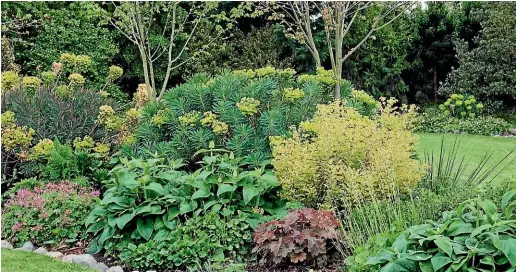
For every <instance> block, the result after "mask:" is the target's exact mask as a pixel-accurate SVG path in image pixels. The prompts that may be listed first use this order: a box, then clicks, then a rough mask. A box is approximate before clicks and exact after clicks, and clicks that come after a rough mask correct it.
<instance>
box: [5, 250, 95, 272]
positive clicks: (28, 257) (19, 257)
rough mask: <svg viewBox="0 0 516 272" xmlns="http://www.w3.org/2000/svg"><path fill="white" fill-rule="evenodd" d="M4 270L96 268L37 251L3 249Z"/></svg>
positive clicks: (77, 271) (78, 270) (66, 271)
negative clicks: (61, 260) (61, 259)
mask: <svg viewBox="0 0 516 272" xmlns="http://www.w3.org/2000/svg"><path fill="white" fill-rule="evenodd" d="M2 271H4V272H40V271H45V272H94V271H95V270H93V269H89V268H86V267H84V266H81V265H78V264H72V263H65V262H60V261H58V260H56V259H55V258H52V257H48V256H44V255H40V254H37V253H32V252H27V251H22V250H10V249H2Z"/></svg>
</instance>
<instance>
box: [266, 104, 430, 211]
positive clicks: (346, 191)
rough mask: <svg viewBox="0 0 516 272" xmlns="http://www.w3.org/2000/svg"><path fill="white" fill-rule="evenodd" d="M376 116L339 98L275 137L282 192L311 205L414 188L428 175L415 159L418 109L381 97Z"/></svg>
mask: <svg viewBox="0 0 516 272" xmlns="http://www.w3.org/2000/svg"><path fill="white" fill-rule="evenodd" d="M381 101H382V103H381V104H382V106H383V107H382V109H381V110H380V112H379V114H378V116H376V117H374V118H373V119H371V118H368V117H366V116H363V115H361V114H359V113H358V111H357V110H355V109H354V108H350V107H344V106H342V103H341V102H340V101H336V102H334V103H332V104H329V105H318V106H317V112H316V114H315V116H314V118H313V119H312V120H310V121H306V122H302V123H301V124H300V126H299V128H298V129H295V130H293V131H292V137H291V138H288V139H276V140H275V141H273V156H274V159H273V165H274V167H275V169H276V174H277V176H278V178H279V179H280V181H281V184H282V186H283V193H282V196H283V197H284V198H286V199H287V200H290V201H301V202H302V203H303V204H305V205H306V206H308V207H324V208H329V207H342V206H344V205H345V204H348V203H355V202H358V201H364V200H368V199H372V198H375V199H385V198H388V197H391V196H393V195H396V194H399V193H400V192H408V191H410V190H411V189H412V188H413V187H414V186H415V185H416V184H417V183H418V182H419V181H420V180H421V179H422V178H423V176H424V175H425V167H424V166H423V165H421V164H420V163H419V162H418V161H417V160H415V159H413V158H412V155H413V151H414V144H415V142H416V139H417V138H416V136H415V135H414V134H412V132H411V129H412V126H413V125H412V124H413V121H414V119H415V112H414V108H412V107H410V108H409V107H407V106H403V107H401V108H397V107H394V103H395V102H396V101H395V100H394V99H391V100H388V101H387V100H385V99H383V100H381Z"/></svg>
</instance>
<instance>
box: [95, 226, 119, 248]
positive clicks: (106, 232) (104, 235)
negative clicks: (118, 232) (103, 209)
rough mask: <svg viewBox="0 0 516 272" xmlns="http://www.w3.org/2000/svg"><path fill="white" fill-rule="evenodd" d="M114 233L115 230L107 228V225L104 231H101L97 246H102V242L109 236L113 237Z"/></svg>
mask: <svg viewBox="0 0 516 272" xmlns="http://www.w3.org/2000/svg"><path fill="white" fill-rule="evenodd" d="M114 233H115V229H113V228H112V227H111V226H109V225H106V226H104V230H103V231H102V234H101V235H100V237H99V240H98V243H99V245H103V244H104V242H105V241H106V240H107V239H109V238H111V236H113V234H114Z"/></svg>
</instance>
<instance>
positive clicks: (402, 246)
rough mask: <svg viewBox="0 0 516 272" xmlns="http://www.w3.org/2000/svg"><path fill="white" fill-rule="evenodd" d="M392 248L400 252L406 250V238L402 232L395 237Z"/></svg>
mask: <svg viewBox="0 0 516 272" xmlns="http://www.w3.org/2000/svg"><path fill="white" fill-rule="evenodd" d="M392 249H393V250H397V251H398V252H400V253H404V252H405V250H407V238H406V236H405V235H404V234H402V235H400V236H398V237H397V238H396V241H394V243H393V244H392Z"/></svg>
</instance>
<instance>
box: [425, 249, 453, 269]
mask: <svg viewBox="0 0 516 272" xmlns="http://www.w3.org/2000/svg"><path fill="white" fill-rule="evenodd" d="M430 262H432V268H433V269H434V271H438V270H439V269H441V268H443V267H445V266H446V265H448V264H450V263H452V262H453V260H452V259H451V258H450V257H448V256H444V254H442V253H441V254H437V255H435V256H434V257H432V259H430Z"/></svg>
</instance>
